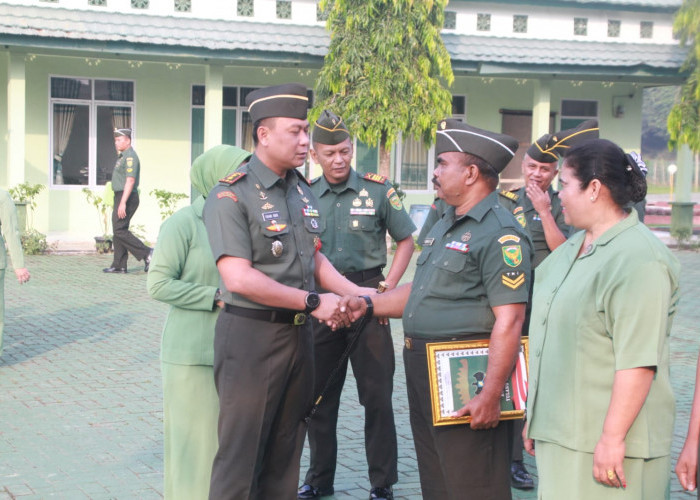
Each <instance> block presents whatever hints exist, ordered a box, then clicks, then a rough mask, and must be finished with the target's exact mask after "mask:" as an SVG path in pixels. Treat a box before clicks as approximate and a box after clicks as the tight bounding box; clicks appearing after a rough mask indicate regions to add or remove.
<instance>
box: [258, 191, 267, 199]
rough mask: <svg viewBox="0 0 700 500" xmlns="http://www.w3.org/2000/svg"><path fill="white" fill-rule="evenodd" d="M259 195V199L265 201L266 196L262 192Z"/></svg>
mask: <svg viewBox="0 0 700 500" xmlns="http://www.w3.org/2000/svg"><path fill="white" fill-rule="evenodd" d="M259 194H260V199H261V200H267V195H266V194H265V193H264V192H262V191H260V193H259Z"/></svg>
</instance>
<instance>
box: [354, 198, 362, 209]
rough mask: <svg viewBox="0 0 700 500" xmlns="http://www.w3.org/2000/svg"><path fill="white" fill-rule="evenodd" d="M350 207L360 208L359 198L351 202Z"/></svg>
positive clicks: (360, 201)
mask: <svg viewBox="0 0 700 500" xmlns="http://www.w3.org/2000/svg"><path fill="white" fill-rule="evenodd" d="M352 206H353V207H361V206H362V200H360V199H359V198H355V199H354V200H352Z"/></svg>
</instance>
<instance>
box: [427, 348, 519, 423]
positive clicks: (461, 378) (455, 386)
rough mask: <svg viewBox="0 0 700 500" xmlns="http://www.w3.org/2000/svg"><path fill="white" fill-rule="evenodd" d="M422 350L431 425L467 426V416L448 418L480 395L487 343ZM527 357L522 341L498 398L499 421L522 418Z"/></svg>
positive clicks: (468, 419)
mask: <svg viewBox="0 0 700 500" xmlns="http://www.w3.org/2000/svg"><path fill="white" fill-rule="evenodd" d="M425 348H426V354H427V356H428V377H429V383H430V400H431V408H432V413H433V425H434V426H442V425H455V424H468V423H469V422H471V416H470V415H466V416H464V417H452V416H450V414H451V413H452V412H453V411H456V410H458V409H459V408H461V407H463V406H464V405H465V404H466V402H467V401H469V400H470V399H471V398H472V397H474V396H475V395H476V394H478V392H477V391H480V384H481V385H483V380H484V379H485V377H486V371H487V370H486V368H487V361H488V350H489V340H488V339H486V340H457V341H452V342H437V343H428V344H426V345H425ZM528 354H529V339H528V338H527V337H522V338H521V339H520V344H519V350H518V357H517V361H516V364H515V368H514V369H513V373H512V374H511V375H510V377H509V378H508V381H507V382H506V386H505V387H504V389H503V393H502V394H501V416H500V420H516V419H521V418H524V417H525V401H526V399H527V376H528V369H529V365H528ZM470 362H471V366H470V364H469V363H470ZM472 380H473V382H472ZM467 391H468V393H467ZM467 398H468V399H467Z"/></svg>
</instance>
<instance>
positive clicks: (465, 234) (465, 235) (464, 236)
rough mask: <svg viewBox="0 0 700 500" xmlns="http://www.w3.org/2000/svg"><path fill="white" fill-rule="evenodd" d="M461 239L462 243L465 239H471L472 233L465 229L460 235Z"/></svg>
mask: <svg viewBox="0 0 700 500" xmlns="http://www.w3.org/2000/svg"><path fill="white" fill-rule="evenodd" d="M461 239H462V241H463V242H464V243H466V242H467V241H469V240H471V239H472V233H471V231H467V232H466V233H464V234H463V235H462V238H461Z"/></svg>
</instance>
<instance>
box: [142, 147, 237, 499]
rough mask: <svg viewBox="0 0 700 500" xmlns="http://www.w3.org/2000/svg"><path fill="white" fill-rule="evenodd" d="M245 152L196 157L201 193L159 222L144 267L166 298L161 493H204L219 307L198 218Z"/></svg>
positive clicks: (211, 451) (212, 435)
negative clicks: (149, 259)
mask: <svg viewBox="0 0 700 500" xmlns="http://www.w3.org/2000/svg"><path fill="white" fill-rule="evenodd" d="M249 157H250V153H248V152H247V151H244V150H242V149H240V148H237V147H234V146H224V145H221V146H215V147H214V148H212V149H210V150H208V151H206V152H205V153H204V154H202V155H201V156H199V157H198V158H197V159H195V161H194V163H193V164H192V169H191V171H190V179H191V181H192V185H193V186H194V187H195V188H196V189H197V191H198V192H199V193H201V194H202V196H199V197H197V198H196V199H195V200H194V202H193V203H192V205H190V206H189V207H185V208H182V209H180V210H178V211H177V212H176V213H175V214H173V215H172V216H171V217H170V218H168V219H167V220H166V221H165V222H164V223H163V225H162V226H161V229H160V234H159V235H158V244H157V245H156V249H155V252H154V253H153V259H152V262H151V265H150V271H149V273H148V278H147V285H148V293H149V294H150V295H151V297H153V298H154V299H156V300H159V301H161V302H165V303H167V304H170V312H169V313H168V317H167V319H166V320H165V326H164V327H163V338H162V344H161V370H162V374H163V424H164V426H165V431H164V441H165V498H166V499H169V500H170V499H175V498H182V499H187V500H195V499H206V498H208V497H209V481H210V479H211V466H212V462H213V460H214V455H215V454H216V450H217V448H218V440H217V435H216V429H217V421H218V417H219V398H218V396H217V394H216V388H215V386H214V369H213V366H212V365H213V364H214V325H215V324H216V319H217V317H218V315H219V305H220V301H219V290H218V288H217V287H218V286H219V272H218V270H217V269H216V264H215V263H214V257H213V255H212V253H211V247H210V246H209V240H208V239H207V232H206V228H205V227H204V222H203V221H202V209H203V208H204V198H205V197H206V196H207V194H208V193H209V191H210V190H211V188H212V187H214V186H215V185H216V183H217V182H218V181H219V179H221V178H222V177H225V176H226V175H228V174H230V173H232V172H234V171H235V170H236V169H237V168H238V167H239V166H240V165H241V164H242V163H243V162H245V161H246V160H247V159H248V158H249Z"/></svg>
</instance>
